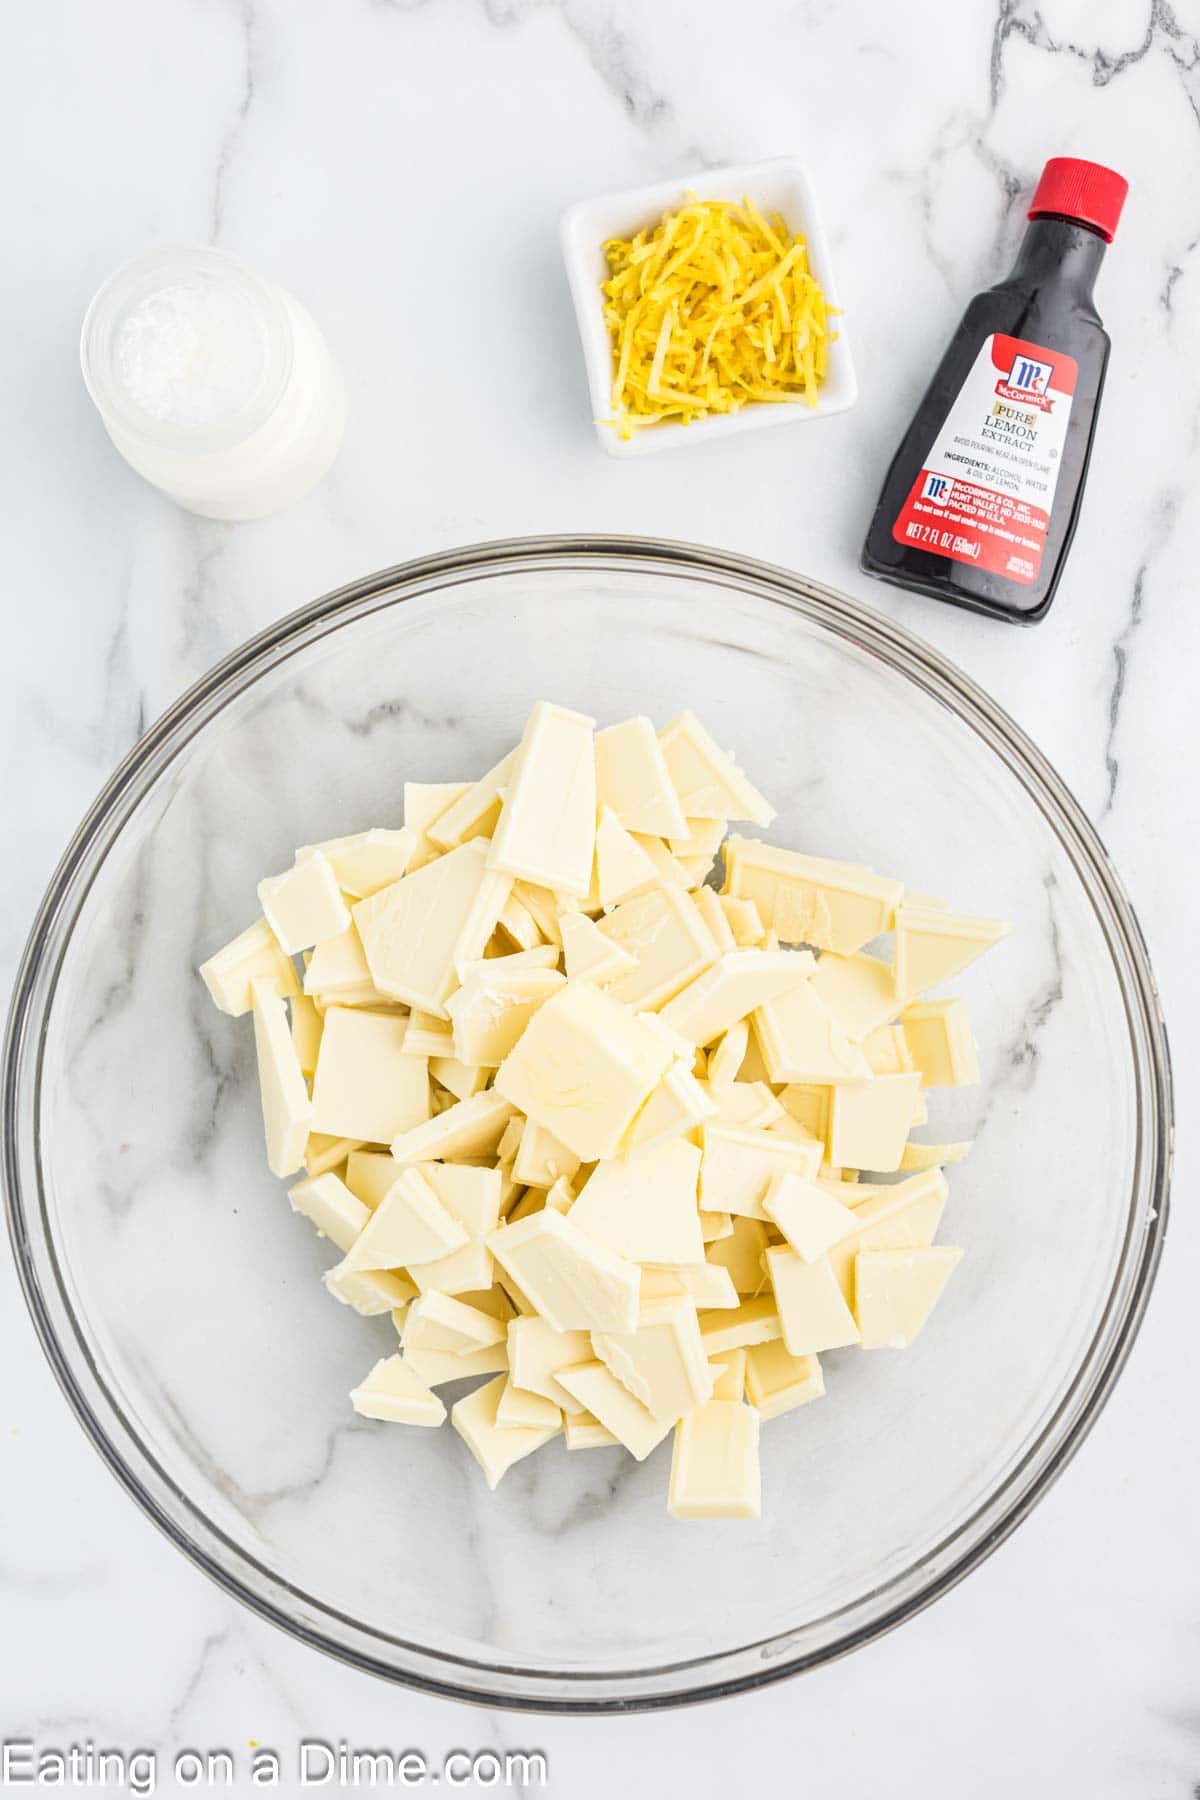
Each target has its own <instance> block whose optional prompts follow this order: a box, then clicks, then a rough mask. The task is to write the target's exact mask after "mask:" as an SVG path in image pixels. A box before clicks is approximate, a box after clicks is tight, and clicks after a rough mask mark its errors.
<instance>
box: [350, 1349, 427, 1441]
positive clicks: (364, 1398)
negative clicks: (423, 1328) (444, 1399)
mask: <svg viewBox="0 0 1200 1800" xmlns="http://www.w3.org/2000/svg"><path fill="white" fill-rule="evenodd" d="M350 1404H351V1405H352V1406H353V1408H354V1410H355V1412H356V1413H361V1414H362V1416H363V1418H364V1419H386V1420H388V1421H389V1423H392V1424H397V1425H440V1424H441V1423H442V1421H443V1420H444V1419H445V1417H446V1409H445V1407H444V1406H443V1405H442V1403H441V1401H440V1400H439V1399H438V1397H437V1395H436V1394H435V1393H434V1392H433V1391H432V1390H431V1389H430V1388H427V1387H426V1385H425V1383H424V1382H423V1381H422V1380H421V1379H420V1377H419V1376H418V1375H417V1374H416V1372H415V1371H414V1370H413V1369H412V1368H411V1366H410V1365H409V1364H408V1363H407V1362H406V1361H405V1359H404V1358H403V1357H402V1356H385V1357H382V1358H381V1359H380V1361H379V1362H377V1363H376V1364H375V1367H374V1368H373V1369H372V1370H371V1371H370V1373H369V1374H368V1375H367V1376H366V1377H365V1379H364V1380H363V1381H360V1382H359V1384H358V1386H357V1387H356V1388H354V1389H353V1390H352V1392H351V1395H350Z"/></svg>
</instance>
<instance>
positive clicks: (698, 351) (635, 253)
mask: <svg viewBox="0 0 1200 1800" xmlns="http://www.w3.org/2000/svg"><path fill="white" fill-rule="evenodd" d="M604 253H605V259H606V261H607V263H608V269H609V279H608V280H607V281H606V282H604V283H603V294H604V318H605V322H606V324H607V326H608V330H609V334H610V337H611V339H612V345H613V398H612V405H613V414H614V422H615V423H616V424H617V426H618V427H619V430H620V434H621V436H622V437H623V438H630V437H632V436H633V434H634V431H635V430H636V429H637V428H639V427H641V426H646V425H651V424H659V423H662V422H664V421H673V422H674V423H676V424H681V425H690V424H691V422H692V420H693V419H700V418H704V417H706V416H708V415H709V414H712V413H728V412H736V411H737V410H738V408H739V407H741V406H744V405H745V404H746V403H747V402H760V403H761V402H767V403H775V404H777V403H779V402H781V401H785V402H794V401H801V402H803V403H805V404H806V405H808V406H816V404H817V400H818V395H819V389H820V385H821V382H822V381H823V380H824V379H825V376H826V373H827V370H828V365H829V345H830V342H831V340H832V338H833V337H835V336H836V335H837V334H836V333H835V332H833V331H832V330H831V329H830V324H829V320H830V315H831V311H832V309H831V308H829V307H828V306H827V305H826V303H825V296H824V294H823V293H822V292H821V288H820V284H819V283H818V282H817V280H816V279H815V277H814V276H813V275H812V273H811V272H810V270H809V266H808V246H807V244H806V243H805V241H804V239H803V238H802V237H801V236H799V235H798V234H793V233H792V232H790V231H789V230H788V228H787V226H786V225H785V224H784V222H783V220H782V219H781V218H780V217H779V216H778V214H772V215H771V217H770V218H769V219H768V218H765V217H764V216H763V214H762V213H761V212H760V211H759V209H758V208H757V207H756V206H755V205H754V203H753V201H751V200H748V199H747V200H744V201H743V202H742V205H741V206H740V207H739V206H735V205H733V204H732V203H731V202H729V201H726V200H705V201H700V200H696V199H695V197H694V196H693V195H690V194H689V195H688V196H687V201H686V204H685V205H683V206H681V207H680V208H679V209H678V210H677V211H676V212H673V213H668V214H667V215H666V216H665V217H664V218H662V219H660V220H659V221H658V223H657V224H656V225H654V226H647V227H646V228H645V229H644V230H643V231H639V232H638V233H637V234H636V236H635V237H633V238H632V239H630V240H628V241H626V240H624V239H621V238H614V239H612V240H611V241H610V242H609V243H607V244H605V246H604Z"/></svg>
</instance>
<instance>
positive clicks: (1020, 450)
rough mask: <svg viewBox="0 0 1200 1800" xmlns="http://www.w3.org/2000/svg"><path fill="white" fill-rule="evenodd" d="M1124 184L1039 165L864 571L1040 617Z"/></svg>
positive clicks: (1059, 538) (1010, 615) (1057, 568)
mask: <svg viewBox="0 0 1200 1800" xmlns="http://www.w3.org/2000/svg"><path fill="white" fill-rule="evenodd" d="M1127 191H1128V184H1127V183H1126V182H1125V181H1124V180H1123V179H1122V177H1121V176H1120V175H1118V174H1116V173H1115V172H1114V171H1113V170H1112V169H1105V168H1102V167H1101V166H1100V164H1099V163H1089V162H1080V161H1079V160H1077V159H1076V158H1073V157H1054V158H1052V160H1051V161H1050V162H1048V163H1047V164H1046V167H1045V170H1044V171H1043V173H1042V179H1041V181H1040V182H1039V183H1038V186H1037V191H1036V192H1035V194H1034V196H1033V201H1032V203H1031V205H1030V208H1029V220H1030V223H1029V226H1028V228H1027V230H1026V233H1025V238H1024V241H1023V242H1022V245H1021V250H1020V253H1019V255H1018V257H1017V260H1016V263H1015V265H1014V267H1013V270H1012V273H1011V274H1009V275H1008V276H1006V277H1005V279H1004V280H1003V281H1001V282H998V283H997V285H996V286H995V287H993V288H988V289H987V290H986V292H984V293H982V294H977V295H976V296H975V298H974V300H972V302H971V304H970V305H969V306H968V308H967V310H966V313H965V314H964V316H963V320H962V323H961V324H960V325H959V328H958V330H957V331H956V333H955V334H954V337H953V339H952V340H951V342H950V346H949V348H948V349H947V351H946V354H945V356H944V357H943V358H942V361H941V364H940V366H939V368H938V370H937V372H936V374H935V375H934V377H933V380H932V382H931V383H930V385H929V388H928V391H927V392H926V394H925V398H924V399H923V400H922V402H921V404H920V406H919V407H918V409H917V412H916V416H915V417H914V419H913V422H912V424H911V425H910V426H909V428H908V431H907V432H906V433H905V436H904V439H903V442H902V443H901V445H900V448H899V449H898V450H897V452H896V454H895V456H894V458H893V459H892V465H891V468H890V469H889V470H888V472H887V476H886V478H885V480H884V484H883V491H882V493H881V494H880V496H879V503H878V505H877V506H876V508H875V516H874V518H873V519H872V521H871V529H870V531H869V532H868V533H867V540H866V543H865V544H864V545H863V551H862V567H863V568H864V570H865V571H866V572H867V574H868V575H877V576H879V577H880V578H881V579H882V580H884V581H891V582H895V583H896V584H897V585H898V586H900V587H907V588H914V589H915V590H916V591H917V592H918V593H922V594H930V595H932V596H933V598H934V599H937V600H949V601H951V602H952V603H953V604H954V605H955V606H967V607H971V608H972V609H973V610H974V611H976V612H984V613H990V614H992V615H993V616H994V617H996V618H999V619H1009V620H1012V621H1014V622H1015V623H1017V624H1020V625H1033V624H1035V623H1036V622H1037V620H1039V619H1041V618H1044V617H1045V615H1046V612H1047V610H1048V608H1049V606H1050V602H1051V601H1052V600H1053V598H1054V593H1055V589H1056V588H1057V586H1058V582H1059V578H1060V576H1061V575H1062V572H1063V565H1064V564H1065V562H1066V559H1067V552H1068V550H1069V549H1070V547H1071V539H1072V537H1073V536H1074V533H1075V526H1076V523H1077V521H1078V518H1079V507H1080V502H1081V500H1082V498H1083V485H1084V482H1085V480H1086V478H1087V468H1088V458H1089V456H1090V454H1091V448H1092V437H1093V434H1094V432H1095V428H1096V415H1097V412H1098V410H1099V406H1100V394H1101V390H1102V389H1103V386H1104V372H1105V369H1106V367H1107V364H1108V350H1109V340H1108V333H1107V332H1106V331H1105V329H1104V326H1103V325H1102V324H1101V322H1100V315H1099V313H1098V312H1097V311H1096V306H1095V302H1094V300H1093V298H1092V287H1093V284H1094V282H1095V279H1096V275H1097V273H1098V271H1099V268H1100V264H1101V262H1102V261H1103V259H1104V252H1105V249H1106V248H1107V246H1108V245H1109V244H1110V243H1111V242H1112V237H1113V233H1114V231H1115V230H1116V226H1117V220H1118V219H1119V217H1120V213H1121V207H1122V204H1123V202H1124V199H1125V195H1126V193H1127Z"/></svg>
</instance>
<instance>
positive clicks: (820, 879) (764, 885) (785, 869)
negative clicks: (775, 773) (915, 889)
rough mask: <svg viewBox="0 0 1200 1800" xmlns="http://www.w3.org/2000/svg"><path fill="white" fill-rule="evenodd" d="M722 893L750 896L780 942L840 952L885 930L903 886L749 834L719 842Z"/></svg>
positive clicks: (857, 946)
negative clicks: (722, 845)
mask: <svg viewBox="0 0 1200 1800" xmlns="http://www.w3.org/2000/svg"><path fill="white" fill-rule="evenodd" d="M724 855H725V890H724V891H725V893H726V894H729V895H733V896H736V897H737V898H739V899H743V900H753V901H754V903H755V905H756V906H757V907H758V910H759V913H760V915H761V917H762V921H763V924H764V925H765V926H766V927H767V928H768V930H771V931H774V932H775V934H776V935H777V936H778V938H779V939H780V941H781V942H782V943H785V944H815V945H816V946H817V948H818V949H820V950H836V951H838V952H839V953H840V954H841V955H843V956H848V955H851V954H852V953H853V952H854V951H856V950H861V949H862V947H863V945H864V944H866V943H869V942H870V940H871V939H872V938H874V937H878V936H879V935H880V934H881V933H882V932H885V931H888V930H890V928H891V924H892V920H893V918H894V917H895V913H896V908H897V907H898V906H899V904H900V901H901V897H902V895H903V893H904V884H903V883H902V882H899V881H891V880H889V879H887V878H886V877H885V876H881V875H876V874H874V873H873V872H872V871H871V870H870V869H867V868H864V867H863V866H862V865H861V864H854V863H840V862H831V861H829V860H828V858H826V857H823V856H802V855H800V853H799V852H798V851H795V850H781V849H777V848H776V847H775V846H774V845H771V844H760V843H757V842H756V841H755V840H754V839H752V838H743V837H731V838H729V839H728V840H727V841H726V844H725V852H724Z"/></svg>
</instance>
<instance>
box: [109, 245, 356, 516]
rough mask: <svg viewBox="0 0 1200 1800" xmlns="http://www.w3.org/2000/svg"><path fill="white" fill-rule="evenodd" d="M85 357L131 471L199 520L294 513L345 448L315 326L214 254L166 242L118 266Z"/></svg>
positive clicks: (232, 261) (283, 296)
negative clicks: (291, 508)
mask: <svg viewBox="0 0 1200 1800" xmlns="http://www.w3.org/2000/svg"><path fill="white" fill-rule="evenodd" d="M80 359H81V362H82V365H83V379H84V382H85V383H86V386H87V390H88V392H89V394H90V395H91V397H92V399H93V400H94V401H95V403H96V406H97V408H98V410H99V413H100V416H101V418H102V419H103V421H104V426H105V429H106V430H107V432H108V435H109V437H110V438H111V439H112V441H113V443H114V444H115V445H116V447H117V449H118V450H119V451H120V453H121V455H122V456H123V457H124V458H125V460H126V462H127V463H129V464H130V466H131V467H132V468H134V469H136V470H137V471H138V473H139V474H140V475H143V476H144V477H145V478H146V480H147V481H149V482H152V483H153V485H154V486H155V487H157V488H160V489H161V490H162V491H163V493H165V494H169V495H170V497H171V498H172V499H173V500H176V501H178V503H179V505H180V506H184V507H186V508H187V509H188V510H189V511H190V512H195V513H201V514H203V515H204V516H205V517H206V518H211V519H257V518H262V517H264V516H265V515H266V514H268V513H273V512H278V511H280V510H281V509H282V508H283V507H285V506H290V505H291V504H292V503H293V501H295V500H299V499H300V498H301V497H302V495H304V494H306V493H308V491H309V489H310V488H312V487H314V486H315V484H316V483H317V482H318V481H319V480H320V479H321V477H322V476H323V475H324V474H325V473H326V471H327V470H328V469H329V467H330V465H331V464H332V462H333V460H334V458H335V456H336V455H337V452H338V449H339V446H340V444H341V439H342V431H343V428H344V425H345V416H346V402H345V394H344V390H343V388H342V383H341V378H340V376H339V374H338V371H337V369H336V367H335V365H334V362H333V359H332V357H331V356H330V354H329V350H328V348H327V346H326V344H325V340H324V339H323V337H322V336H321V333H320V332H319V331H318V329H317V327H316V325H315V324H314V323H313V320H312V318H311V317H310V316H309V314H308V312H307V311H306V310H305V309H304V307H303V306H301V305H300V302H299V301H298V300H296V299H295V297H294V296H293V295H291V294H289V293H288V292H287V291H286V290H285V289H283V288H281V287H278V286H276V285H275V284H274V283H273V282H269V281H265V280H264V279H263V278H262V277H261V276H260V275H256V274H255V273H254V271H253V270H252V269H249V268H247V267H246V266H245V265H244V264H243V263H241V262H239V261H238V260H237V259H236V258H235V257H232V256H229V255H227V254H226V253H225V252H224V251H222V250H213V249H208V248H202V247H194V248H193V247H188V246H176V245H166V246H163V247H162V248H160V249H156V250H150V251H148V252H147V253H146V254H145V255H144V256H140V257H138V258H136V260H135V261H133V262H131V263H127V264H126V265H125V267H124V268H122V269H119V270H118V271H117V273H116V274H115V275H113V276H112V277H111V278H110V279H109V280H108V281H107V282H106V283H105V284H104V286H103V287H102V288H101V289H100V291H99V293H98V294H97V295H96V296H95V298H94V299H93V301H92V303H91V305H90V306H89V308H88V311H87V315H86V317H85V319H84V322H83V332H82V337H81V342H80Z"/></svg>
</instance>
